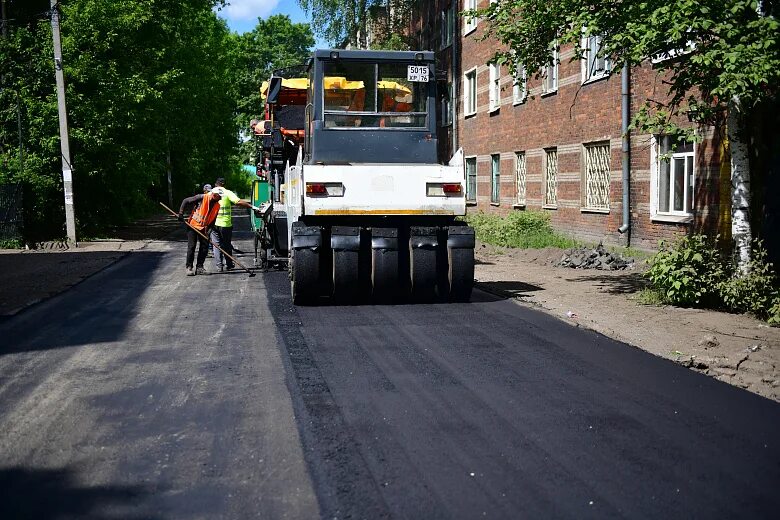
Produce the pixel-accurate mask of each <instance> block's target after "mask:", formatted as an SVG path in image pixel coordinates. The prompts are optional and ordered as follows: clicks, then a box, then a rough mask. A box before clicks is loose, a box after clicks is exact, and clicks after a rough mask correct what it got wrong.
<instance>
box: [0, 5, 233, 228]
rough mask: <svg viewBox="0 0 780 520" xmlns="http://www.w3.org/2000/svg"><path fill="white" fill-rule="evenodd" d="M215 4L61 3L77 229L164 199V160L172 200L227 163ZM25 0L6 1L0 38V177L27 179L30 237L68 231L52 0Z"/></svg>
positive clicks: (227, 56) (226, 39)
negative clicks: (169, 171) (19, 132)
mask: <svg viewBox="0 0 780 520" xmlns="http://www.w3.org/2000/svg"><path fill="white" fill-rule="evenodd" d="M221 3H222V2H221V0H143V1H141V0H139V1H115V0H63V1H62V2H61V4H60V5H61V9H62V12H63V22H62V25H61V29H62V39H63V62H64V72H65V80H66V87H67V94H66V95H67V103H68V112H69V114H68V115H69V122H70V130H71V147H72V158H73V163H74V191H75V202H76V203H75V208H76V218H77V225H78V228H79V234H80V236H84V235H85V234H86V235H87V236H89V235H94V234H98V233H101V232H102V230H103V229H105V228H107V227H109V226H112V225H115V224H120V223H123V222H126V221H127V220H129V219H131V218H134V217H136V216H138V215H140V214H142V213H144V212H145V211H148V210H149V209H150V208H151V207H153V206H155V202H156V201H157V200H166V199H167V179H166V170H167V169H168V168H171V169H172V171H173V186H174V197H175V198H179V197H180V196H183V195H185V194H186V195H189V194H191V192H192V190H193V187H194V185H195V184H199V183H203V182H206V181H213V180H214V178H215V177H218V176H225V175H226V174H227V173H229V172H230V171H232V169H234V162H235V156H236V153H237V145H238V139H237V137H238V135H237V132H236V127H235V118H234V116H235V111H236V101H235V89H234V81H233V80H234V78H233V68H234V63H233V56H234V43H235V42H234V40H233V38H232V37H231V35H230V32H229V31H228V29H227V26H226V25H225V23H224V22H223V21H221V20H219V19H218V18H217V17H216V14H215V13H214V11H213V9H214V7H215V6H218V5H220V4H221ZM31 4H34V7H30V5H31ZM31 4H25V2H21V3H20V2H19V1H12V2H9V3H8V4H7V6H8V8H9V12H8V18H9V19H10V20H11V21H12V23H9V25H8V29H9V31H8V37H7V38H5V39H3V40H2V42H1V43H0V64H1V65H2V68H1V69H0V70H2V71H3V74H2V81H3V84H2V87H3V88H2V91H0V100H2V103H0V107H1V108H0V182H8V181H11V182H18V181H20V182H22V183H23V184H24V186H25V218H26V222H25V234H26V236H27V238H28V240H38V239H41V238H50V237H55V236H62V235H63V234H64V233H63V229H62V227H63V226H62V222H63V220H64V219H63V217H62V215H63V213H64V212H63V209H62V207H63V196H62V191H61V190H62V186H61V184H62V183H61V172H60V164H59V163H60V160H59V158H60V153H59V134H58V119H57V104H56V96H55V95H54V74H53V72H54V70H53V63H52V58H51V57H52V50H51V40H52V39H51V31H50V27H49V24H48V20H47V19H46V17H47V11H48V2H41V1H39V0H35V1H34V2H32V3H31ZM25 17H26V18H25ZM16 96H18V97H19V98H20V100H21V105H22V110H21V113H22V123H23V139H22V143H21V144H22V148H23V151H24V154H23V159H24V162H23V164H22V162H21V161H20V160H19V159H18V154H17V153H15V150H16V148H17V146H16V145H17V144H18V140H19V139H18V138H17V137H16V136H17V131H16V130H17V125H16V122H17V121H16V119H17V118H16V111H15V103H13V99H14V98H15V97H16Z"/></svg>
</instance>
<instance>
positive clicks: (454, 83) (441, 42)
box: [411, 0, 730, 249]
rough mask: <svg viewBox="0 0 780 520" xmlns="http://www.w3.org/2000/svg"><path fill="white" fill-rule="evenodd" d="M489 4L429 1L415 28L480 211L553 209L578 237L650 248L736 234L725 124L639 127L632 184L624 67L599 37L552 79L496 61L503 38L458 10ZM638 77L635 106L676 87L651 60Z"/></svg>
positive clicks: (564, 61) (446, 147)
mask: <svg viewBox="0 0 780 520" xmlns="http://www.w3.org/2000/svg"><path fill="white" fill-rule="evenodd" d="M488 1H489V0H432V1H418V2H417V3H416V5H415V9H414V12H413V16H412V25H411V34H412V35H413V36H415V37H416V39H415V42H414V43H415V44H416V45H417V46H418V48H420V49H424V50H433V51H436V52H437V58H438V61H439V65H438V66H437V68H438V73H437V76H438V79H439V98H440V99H439V106H440V121H441V125H442V130H443V131H442V132H441V133H440V141H443V142H442V143H440V151H441V152H442V157H443V158H444V157H446V156H447V153H450V152H452V151H454V150H457V148H459V147H462V148H463V150H464V153H465V156H466V192H467V200H468V204H469V210H470V211H485V212H494V213H500V214H506V213H508V212H511V211H527V210H538V211H544V212H546V213H548V214H549V215H550V219H551V222H552V224H553V226H554V227H555V228H556V229H558V230H559V231H562V232H565V233H567V234H569V235H572V236H574V237H577V238H579V239H582V240H587V241H604V242H605V243H612V244H621V245H629V244H630V245H633V246H636V247H640V248H648V249H652V248H656V247H657V246H658V242H659V240H663V239H672V238H675V237H677V236H680V235H683V234H687V233H690V232H692V231H703V232H709V233H718V232H719V233H721V234H722V235H728V233H729V229H730V222H729V215H730V199H729V196H730V195H729V182H730V181H729V173H728V159H727V158H726V157H725V156H724V153H723V149H722V139H720V138H719V132H717V131H716V129H714V128H711V127H706V128H699V129H697V131H698V132H699V134H700V136H701V138H702V140H701V141H700V142H695V143H694V142H690V143H686V142H673V141H672V139H671V138H669V137H668V136H664V135H642V134H637V133H636V132H629V133H628V134H627V135H629V138H630V146H629V147H628V150H629V151H630V157H629V158H628V159H629V164H630V168H629V169H628V172H627V173H628V177H629V180H628V183H625V182H624V180H623V177H624V171H623V170H624V168H623V167H622V164H623V149H622V147H623V131H622V118H621V114H622V112H621V99H622V96H623V94H624V90H623V88H622V81H621V79H622V74H624V71H621V70H613V68H612V64H611V63H610V62H609V60H605V59H597V58H596V56H597V52H596V51H597V48H598V45H599V41H598V38H589V39H586V40H585V41H583V44H584V45H583V48H586V49H589V50H588V51H586V53H585V57H584V59H575V60H572V57H573V56H574V50H573V49H572V48H562V49H560V50H559V51H558V53H557V54H556V58H557V59H556V65H555V66H550V67H547V68H546V70H544V71H542V74H541V77H536V75H535V74H534V73H532V72H530V71H528V72H526V71H522V70H519V71H510V70H508V69H507V67H506V66H498V65H494V64H491V63H490V60H491V58H492V57H493V55H494V53H495V51H496V48H497V43H496V41H495V40H492V39H486V40H482V39H481V36H482V35H483V30H484V26H485V24H484V23H481V22H480V21H479V20H471V21H469V20H464V18H463V17H462V16H460V14H459V13H460V12H461V11H463V10H465V9H471V8H475V7H483V6H485V5H486V4H487V2H488ZM628 75H629V81H628V82H627V86H628V90H627V91H625V94H626V95H627V96H629V99H630V103H629V105H630V111H631V113H632V114H633V113H635V111H636V110H639V108H640V107H641V106H643V105H644V103H645V101H646V100H647V99H648V98H652V99H659V97H663V96H664V95H665V94H666V92H665V90H664V86H663V84H662V82H661V78H659V77H658V73H657V72H656V71H654V70H653V69H652V67H651V64H650V62H648V63H647V64H646V65H644V66H642V67H636V68H633V69H631V70H630V71H628ZM518 78H525V81H517V79H518ZM724 182H725V184H724ZM624 189H627V190H628V193H629V205H628V209H629V211H628V222H625V221H624V219H625V215H624V211H623V208H624V204H623V200H624V198H623V195H624V193H623V192H624ZM625 224H628V226H627V228H626V227H625V226H624V225H625ZM621 228H622V229H623V230H624V232H621V231H620V229H621Z"/></svg>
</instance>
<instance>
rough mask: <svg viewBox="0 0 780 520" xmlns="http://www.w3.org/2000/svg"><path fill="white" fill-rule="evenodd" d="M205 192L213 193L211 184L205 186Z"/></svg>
mask: <svg viewBox="0 0 780 520" xmlns="http://www.w3.org/2000/svg"><path fill="white" fill-rule="evenodd" d="M203 191H211V184H204V185H203Z"/></svg>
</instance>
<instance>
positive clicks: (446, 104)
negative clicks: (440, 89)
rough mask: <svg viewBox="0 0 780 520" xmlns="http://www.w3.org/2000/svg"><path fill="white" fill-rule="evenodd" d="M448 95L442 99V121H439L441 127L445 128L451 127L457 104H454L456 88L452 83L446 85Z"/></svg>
mask: <svg viewBox="0 0 780 520" xmlns="http://www.w3.org/2000/svg"><path fill="white" fill-rule="evenodd" d="M444 88H445V90H446V93H445V94H444V96H443V97H442V99H441V120H440V121H439V126H442V127H445V126H451V125H452V122H453V120H454V119H455V118H454V107H455V103H454V102H453V101H454V100H453V98H452V94H453V92H454V88H453V85H452V82H451V81H448V82H447V84H446V85H445V87H444Z"/></svg>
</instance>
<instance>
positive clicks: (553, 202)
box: [542, 146, 559, 209]
mask: <svg viewBox="0 0 780 520" xmlns="http://www.w3.org/2000/svg"><path fill="white" fill-rule="evenodd" d="M551 153H554V154H555V178H554V179H553V191H552V194H551V195H552V197H550V196H549V195H550V194H549V193H548V190H549V188H550V182H549V172H550V168H549V166H548V164H549V161H550V154H551ZM558 164H559V163H558V147H557V146H551V147H549V148H545V149H544V171H543V174H542V179H543V181H544V183H543V184H542V208H543V209H558V170H559V168H558Z"/></svg>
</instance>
